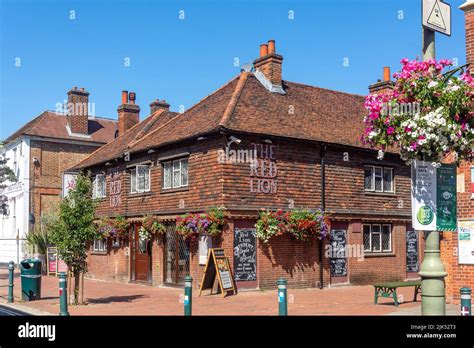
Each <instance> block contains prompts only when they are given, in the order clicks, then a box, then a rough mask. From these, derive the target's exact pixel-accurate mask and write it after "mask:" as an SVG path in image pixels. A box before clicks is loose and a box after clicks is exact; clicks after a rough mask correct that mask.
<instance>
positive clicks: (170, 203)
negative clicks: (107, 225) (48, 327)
mask: <svg viewBox="0 0 474 348" xmlns="http://www.w3.org/2000/svg"><path fill="white" fill-rule="evenodd" d="M240 138H242V142H241V143H240V144H239V145H238V146H237V145H235V144H234V145H232V146H233V147H232V148H234V149H252V148H253V147H252V143H256V144H258V145H259V146H272V151H274V153H275V156H276V157H275V158H274V159H272V160H267V164H266V165H267V166H268V165H269V164H268V162H273V164H274V165H276V168H277V173H276V177H273V178H271V179H272V180H276V186H275V187H276V192H273V193H264V192H255V191H254V192H252V189H251V184H250V181H251V180H252V178H254V176H253V175H252V174H251V168H250V164H249V163H225V164H222V163H219V162H218V156H219V152H218V150H220V149H223V148H224V147H225V145H226V139H225V138H224V137H221V136H217V137H211V138H208V139H206V140H204V141H200V142H197V143H183V144H181V145H180V146H179V147H174V148H173V147H168V148H162V149H160V150H158V151H156V152H155V153H153V154H144V155H141V156H140V155H133V154H132V156H131V157H132V158H131V161H129V162H126V163H122V162H118V163H117V164H116V165H114V166H107V167H106V166H99V167H95V168H92V172H93V174H97V173H101V172H105V173H107V177H106V183H107V197H106V198H105V199H102V200H101V201H100V205H99V208H98V211H97V214H98V216H114V215H118V214H120V215H124V216H127V217H129V218H141V217H142V216H144V215H145V214H147V213H151V214H158V215H161V216H162V217H164V218H171V219H172V218H174V217H175V216H176V215H178V214H182V213H185V212H193V211H204V210H206V209H207V208H209V207H211V206H214V205H224V206H226V207H227V208H228V209H229V211H230V212H231V216H230V218H229V220H228V221H227V224H226V226H225V229H224V232H223V234H222V236H221V237H220V238H214V246H215V247H220V246H222V247H223V248H224V249H225V251H226V254H227V255H228V256H229V257H230V261H231V265H232V264H233V256H232V255H233V231H234V222H235V220H236V219H239V216H246V218H247V219H254V220H255V218H256V216H257V215H258V210H259V209H261V208H268V209H279V208H281V209H289V208H290V207H294V208H310V209H316V208H318V207H320V205H321V166H320V160H321V159H320V147H319V146H318V145H317V144H314V143H312V144H309V143H305V142H300V141H280V140H274V141H273V142H272V143H271V144H269V143H268V142H264V141H263V140H262V139H259V138H256V137H244V136H242V137H240ZM265 151H270V150H269V148H266V150H265ZM185 153H188V154H189V187H187V188H185V189H180V190H175V191H163V190H162V189H161V182H162V165H161V164H157V162H158V159H159V158H167V157H169V156H175V155H179V154H185ZM146 161H150V163H153V164H152V167H151V191H150V192H147V193H143V194H130V192H129V191H130V174H129V168H128V169H127V167H130V166H134V165H136V164H139V163H144V162H146ZM326 163H327V167H326V180H327V184H326V206H327V209H328V211H330V212H331V215H332V218H333V220H341V219H345V221H347V223H348V226H349V225H350V224H351V223H353V222H354V221H357V222H360V221H370V222H377V221H381V219H382V220H383V221H384V222H386V223H391V224H392V226H393V232H392V235H393V248H394V252H393V253H392V255H388V256H374V257H369V258H367V259H366V260H364V261H362V262H359V263H355V261H352V260H351V261H349V267H350V277H349V281H350V282H354V283H358V284H359V283H360V284H367V283H371V282H373V281H374V280H376V279H380V280H404V279H405V278H406V246H405V231H406V228H405V225H406V224H407V222H409V221H410V171H409V168H408V167H407V166H405V165H404V164H403V163H402V162H401V161H400V160H399V158H398V156H396V155H390V154H388V155H387V156H386V158H385V160H384V161H383V162H380V161H378V160H377V159H376V153H375V152H369V151H366V150H357V149H354V148H343V147H336V146H329V147H328V150H327V152H326ZM365 164H374V165H384V166H390V167H392V168H394V175H395V193H394V194H373V193H365V192H364V172H363V166H364V165H365ZM112 172H113V173H116V174H115V176H113V175H111V173H112ZM112 180H120V181H121V193H120V197H121V203H120V205H119V206H117V207H111V205H110V197H109V189H110V186H109V185H110V182H111V181H112ZM361 238H362V233H358V234H354V236H352V235H351V230H350V228H349V240H348V243H358V244H362V239H361ZM197 248H198V244H197V243H192V244H191V250H190V275H191V276H192V277H193V278H194V279H195V280H196V281H195V283H194V284H195V286H196V287H197V286H198V284H199V283H200V281H201V278H202V272H203V270H204V266H200V265H199V264H198V253H197V251H198V250H197ZM152 252H153V260H152V263H153V266H152V278H153V283H154V284H161V283H162V282H163V267H164V265H163V248H162V247H160V245H159V244H157V243H154V246H153V251H152ZM421 253H422V251H421V250H420V254H421ZM257 258H258V260H257V265H258V284H257V286H258V287H260V288H269V287H274V286H275V283H276V280H277V279H278V278H279V277H281V276H283V277H286V278H288V281H289V285H291V286H292V287H315V286H317V285H318V282H319V254H318V242H316V241H313V242H309V243H301V242H297V241H295V240H293V239H291V238H290V237H288V236H284V237H278V238H275V239H274V240H272V241H271V242H270V243H269V244H268V245H262V244H260V243H258V254H257ZM380 265H383V267H380ZM323 268H324V271H323V272H324V273H323V276H324V285H327V284H329V281H330V276H329V260H328V259H327V258H325V259H324V260H323ZM107 272H108V271H107ZM122 273H123V272H122ZM107 277H108V276H107Z"/></svg>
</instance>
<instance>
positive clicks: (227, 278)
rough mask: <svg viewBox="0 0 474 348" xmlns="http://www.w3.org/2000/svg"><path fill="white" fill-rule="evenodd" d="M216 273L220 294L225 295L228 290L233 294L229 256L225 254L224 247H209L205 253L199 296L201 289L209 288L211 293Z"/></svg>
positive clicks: (233, 283)
mask: <svg viewBox="0 0 474 348" xmlns="http://www.w3.org/2000/svg"><path fill="white" fill-rule="evenodd" d="M216 275H217V280H218V283H219V289H220V291H221V293H222V296H225V295H227V293H228V292H230V291H232V293H233V294H234V295H235V294H236V293H237V292H236V287H235V282H234V276H233V274H232V270H231V268H230V263H229V258H228V257H227V256H225V253H224V249H220V248H211V249H209V252H208V254H207V262H206V268H205V269H204V274H203V276H202V282H201V287H200V289H199V296H201V293H202V291H203V290H208V289H210V290H211V294H212V290H213V288H214V283H215V281H216Z"/></svg>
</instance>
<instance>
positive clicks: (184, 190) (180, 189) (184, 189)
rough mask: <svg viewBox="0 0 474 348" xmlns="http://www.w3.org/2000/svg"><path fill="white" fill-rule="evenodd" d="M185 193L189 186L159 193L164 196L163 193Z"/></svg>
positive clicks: (163, 190)
mask: <svg viewBox="0 0 474 348" xmlns="http://www.w3.org/2000/svg"><path fill="white" fill-rule="evenodd" d="M186 191H189V186H185V187H179V188H171V189H162V190H161V192H160V193H161V194H165V193H175V192H186Z"/></svg>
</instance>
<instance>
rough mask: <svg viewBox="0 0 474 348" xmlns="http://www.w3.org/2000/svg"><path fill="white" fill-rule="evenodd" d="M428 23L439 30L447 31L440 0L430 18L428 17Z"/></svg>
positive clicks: (432, 10)
mask: <svg viewBox="0 0 474 348" xmlns="http://www.w3.org/2000/svg"><path fill="white" fill-rule="evenodd" d="M428 23H429V24H431V25H434V26H436V27H438V28H441V29H444V30H446V24H445V23H444V19H443V15H442V14H441V9H440V8H439V3H438V0H436V2H435V4H434V6H433V8H432V9H431V13H430V16H429V17H428Z"/></svg>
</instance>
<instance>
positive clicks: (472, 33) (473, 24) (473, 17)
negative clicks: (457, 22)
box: [459, 0, 474, 74]
mask: <svg viewBox="0 0 474 348" xmlns="http://www.w3.org/2000/svg"><path fill="white" fill-rule="evenodd" d="M459 8H460V9H461V10H463V11H464V19H465V28H466V63H470V64H471V66H470V67H469V68H470V70H471V74H474V0H467V1H466V2H465V3H464V4H462V5H461V6H459Z"/></svg>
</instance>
